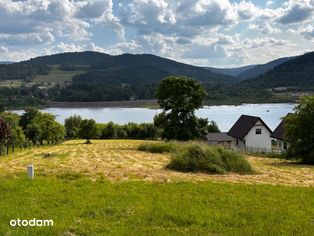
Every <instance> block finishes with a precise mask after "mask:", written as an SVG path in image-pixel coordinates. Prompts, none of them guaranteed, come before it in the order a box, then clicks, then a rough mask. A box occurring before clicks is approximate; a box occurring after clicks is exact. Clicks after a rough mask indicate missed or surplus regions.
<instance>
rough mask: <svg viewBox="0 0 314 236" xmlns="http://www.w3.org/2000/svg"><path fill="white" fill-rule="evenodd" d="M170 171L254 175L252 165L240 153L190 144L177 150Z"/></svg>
mask: <svg viewBox="0 0 314 236" xmlns="http://www.w3.org/2000/svg"><path fill="white" fill-rule="evenodd" d="M167 168H168V169H172V170H177V171H182V172H205V173H216V174H223V173H226V172H234V173H241V174H244V173H253V169H252V167H251V165H250V163H249V162H248V161H247V160H246V159H245V158H244V157H243V156H242V155H241V154H239V153H236V152H233V151H230V150H227V149H224V148H222V147H209V146H207V145H205V144H197V143H190V144H188V145H184V146H183V145H182V146H181V148H178V149H176V151H175V152H174V153H173V155H172V159H171V162H170V163H169V164H168V165H167Z"/></svg>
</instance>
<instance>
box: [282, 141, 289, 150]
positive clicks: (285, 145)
mask: <svg viewBox="0 0 314 236" xmlns="http://www.w3.org/2000/svg"><path fill="white" fill-rule="evenodd" d="M287 148H288V145H287V143H286V142H284V143H283V149H284V150H287Z"/></svg>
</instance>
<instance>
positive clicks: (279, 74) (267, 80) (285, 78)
mask: <svg viewBox="0 0 314 236" xmlns="http://www.w3.org/2000/svg"><path fill="white" fill-rule="evenodd" d="M241 85H243V86H249V87H254V88H277V87H294V88H307V89H313V88H314V52H311V53H307V54H304V55H302V56H299V57H296V58H294V59H292V60H289V61H287V62H284V63H282V64H281V65H279V66H277V67H275V68H273V69H272V70H270V71H268V72H266V73H265V74H264V75H261V76H259V77H257V78H254V79H249V80H246V81H243V82H242V83H241Z"/></svg>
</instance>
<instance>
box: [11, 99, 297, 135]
mask: <svg viewBox="0 0 314 236" xmlns="http://www.w3.org/2000/svg"><path fill="white" fill-rule="evenodd" d="M294 107H295V104H290V103H280V104H243V105H240V106H230V105H224V106H208V107H204V108H202V109H199V110H197V111H196V115H197V116H198V117H202V118H208V120H213V121H215V122H217V124H218V126H219V128H220V130H221V131H228V130H229V129H230V128H231V127H232V125H233V124H234V123H235V122H236V120H237V119H238V118H239V117H240V116H241V115H242V114H244V115H252V116H259V117H261V118H262V119H263V120H264V121H265V122H266V124H267V125H268V126H269V127H270V128H271V129H274V128H276V126H277V125H278V124H279V122H280V120H281V118H282V117H283V116H285V115H286V114H288V113H289V112H292V111H293V108H294ZM42 111H43V112H48V113H51V114H53V115H55V116H56V119H57V121H58V122H60V123H64V120H65V119H66V118H68V117H70V116H72V115H80V116H81V117H82V118H84V119H94V120H96V121H97V122H98V123H107V122H109V121H112V122H114V123H117V124H126V123H128V122H134V123H144V122H153V118H154V116H155V115H156V114H158V113H159V112H160V111H161V110H157V109H148V108H46V109H43V110H42ZM14 112H17V113H18V114H22V113H23V111H22V110H18V111H14Z"/></svg>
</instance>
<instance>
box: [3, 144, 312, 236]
mask: <svg viewBox="0 0 314 236" xmlns="http://www.w3.org/2000/svg"><path fill="white" fill-rule="evenodd" d="M143 142H145V141H126V140H123V141H122V140H112V141H111V140H110V141H93V144H91V145H85V144H83V141H81V140H79V141H68V142H65V143H64V144H61V145H57V146H51V147H41V148H36V149H32V150H26V151H22V152H19V153H15V154H13V155H10V156H5V157H1V159H0V235H126V234H128V235H313V234H312V233H313V232H314V198H313V194H314V188H313V186H314V168H313V167H310V166H302V165H298V164H293V163H290V162H285V161H283V160H279V159H270V158H257V157H247V158H248V160H249V162H250V163H251V164H252V165H253V167H254V169H255V171H256V174H252V175H238V174H226V175H206V174H201V173H178V172H175V171H170V170H166V169H165V168H164V166H165V165H166V164H167V163H168V162H169V160H170V156H169V154H151V153H146V152H139V151H137V147H138V145H139V144H141V143H143ZM48 153H49V154H50V155H47V154H48ZM31 163H32V164H34V166H35V171H36V178H35V180H33V181H31V180H28V179H27V178H26V177H25V175H26V166H27V165H28V164H31ZM17 218H20V219H32V218H37V219H53V220H54V226H53V227H51V228H31V227H26V228H23V227H20V228H14V227H10V226H9V222H10V220H11V219H17Z"/></svg>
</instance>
